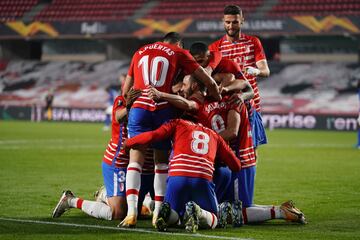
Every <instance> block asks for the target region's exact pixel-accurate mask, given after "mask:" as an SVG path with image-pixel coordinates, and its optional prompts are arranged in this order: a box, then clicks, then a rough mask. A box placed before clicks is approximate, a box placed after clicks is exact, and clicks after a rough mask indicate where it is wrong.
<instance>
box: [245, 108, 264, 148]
mask: <svg viewBox="0 0 360 240" xmlns="http://www.w3.org/2000/svg"><path fill="white" fill-rule="evenodd" d="M249 120H250V125H251V135H252V139H253V144H254V148H257V147H258V146H260V145H262V144H267V137H266V133H265V128H264V125H263V123H262V117H261V114H260V113H259V112H257V111H256V110H255V108H252V109H251V114H249Z"/></svg>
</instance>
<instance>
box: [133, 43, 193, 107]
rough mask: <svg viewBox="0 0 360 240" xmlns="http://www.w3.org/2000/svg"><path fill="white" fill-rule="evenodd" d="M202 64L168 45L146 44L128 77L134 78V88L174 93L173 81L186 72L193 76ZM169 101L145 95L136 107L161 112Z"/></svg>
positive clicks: (135, 58)
mask: <svg viewBox="0 0 360 240" xmlns="http://www.w3.org/2000/svg"><path fill="white" fill-rule="evenodd" d="M198 67H199V64H198V63H197V62H196V61H195V60H194V59H193V57H192V56H191V55H190V54H189V53H188V52H187V51H186V50H184V49H181V48H179V47H177V46H175V45H171V44H168V43H164V42H155V43H152V44H148V45H145V46H143V47H141V48H140V49H139V50H137V51H136V53H135V54H134V56H133V58H132V61H131V65H130V68H129V71H128V75H129V76H131V77H133V78H134V89H139V90H143V89H146V87H147V86H149V85H151V86H153V87H155V88H156V89H157V90H159V91H161V92H166V93H170V92H171V86H172V83H173V80H174V79H175V78H176V76H177V75H178V74H179V72H180V71H183V72H184V74H191V73H193V72H194V71H195V70H196V69H197V68H198ZM164 105H166V106H167V105H168V104H167V103H166V102H157V103H155V102H154V101H153V100H151V99H150V98H148V97H147V95H146V93H143V94H142V96H140V97H139V98H138V99H137V100H136V101H135V102H134V104H133V107H139V108H144V109H147V110H150V111H155V110H157V109H161V108H163V107H164Z"/></svg>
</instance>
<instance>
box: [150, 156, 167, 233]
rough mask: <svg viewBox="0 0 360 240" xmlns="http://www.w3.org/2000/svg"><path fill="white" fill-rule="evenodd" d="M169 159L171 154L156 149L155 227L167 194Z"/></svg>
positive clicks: (153, 221)
mask: <svg viewBox="0 0 360 240" xmlns="http://www.w3.org/2000/svg"><path fill="white" fill-rule="evenodd" d="M168 158H169V154H168V152H167V151H166V150H165V151H164V150H157V149H154V159H155V176H154V193H155V198H154V200H155V205H154V212H153V220H152V223H153V225H154V226H155V222H156V219H157V216H158V213H159V211H160V206H161V203H162V202H163V201H164V196H165V193H166V186H167V184H166V180H167V177H168Z"/></svg>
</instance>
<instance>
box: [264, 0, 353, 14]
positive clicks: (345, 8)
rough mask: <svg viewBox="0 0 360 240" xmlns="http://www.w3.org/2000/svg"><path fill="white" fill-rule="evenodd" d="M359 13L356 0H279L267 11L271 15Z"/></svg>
mask: <svg viewBox="0 0 360 240" xmlns="http://www.w3.org/2000/svg"><path fill="white" fill-rule="evenodd" d="M331 14H332V15H339V16H340V15H345V16H351V15H359V14H360V3H359V1H357V0H342V1H336V0H299V1H297V0H279V1H278V4H276V5H275V6H274V7H273V8H272V9H271V10H270V11H269V12H268V16H271V17H289V16H298V15H311V16H325V15H331Z"/></svg>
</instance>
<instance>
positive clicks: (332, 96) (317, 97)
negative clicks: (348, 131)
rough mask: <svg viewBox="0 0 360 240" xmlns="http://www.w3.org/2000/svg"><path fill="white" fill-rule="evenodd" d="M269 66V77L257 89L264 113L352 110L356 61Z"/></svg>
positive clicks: (357, 75)
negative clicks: (270, 71) (259, 90)
mask: <svg viewBox="0 0 360 240" xmlns="http://www.w3.org/2000/svg"><path fill="white" fill-rule="evenodd" d="M277 65H280V66H277V67H275V66H270V67H271V69H272V70H274V69H277V70H278V72H274V71H273V73H272V75H271V76H270V77H269V79H266V80H264V81H261V82H260V83H259V88H260V89H261V90H262V91H261V96H262V98H263V101H262V103H263V106H262V107H263V109H264V110H265V111H267V112H283V113H285V112H289V111H294V112H298V113H331V114H341V113H345V114H348V113H356V112H357V111H358V106H357V105H356V104H354V103H356V102H357V96H356V84H357V81H358V79H360V68H359V66H358V65H357V64H344V63H303V64H299V63H298V64H277Z"/></svg>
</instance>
